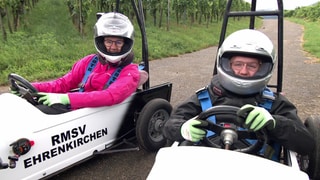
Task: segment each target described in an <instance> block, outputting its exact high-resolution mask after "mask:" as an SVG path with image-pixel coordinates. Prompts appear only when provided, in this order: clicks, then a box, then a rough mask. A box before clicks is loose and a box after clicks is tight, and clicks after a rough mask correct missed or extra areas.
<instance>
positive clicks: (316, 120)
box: [300, 115, 320, 179]
mask: <svg viewBox="0 0 320 180" xmlns="http://www.w3.org/2000/svg"><path fill="white" fill-rule="evenodd" d="M304 124H305V126H306V127H307V129H308V130H309V132H310V133H311V135H312V136H313V137H314V139H315V149H314V150H313V152H312V154H310V155H309V156H307V157H306V156H302V157H301V158H300V166H301V165H302V170H304V171H306V172H307V173H308V175H309V177H310V179H320V128H319V127H320V116H316V115H312V116H309V117H308V118H307V119H306V121H305V122H304Z"/></svg>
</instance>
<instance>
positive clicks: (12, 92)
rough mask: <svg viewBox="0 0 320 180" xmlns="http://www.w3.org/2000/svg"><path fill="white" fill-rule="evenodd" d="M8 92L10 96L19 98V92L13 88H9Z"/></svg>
mask: <svg viewBox="0 0 320 180" xmlns="http://www.w3.org/2000/svg"><path fill="white" fill-rule="evenodd" d="M9 91H10V93H11V94H14V95H17V96H21V94H20V92H19V90H17V89H15V88H13V87H9Z"/></svg>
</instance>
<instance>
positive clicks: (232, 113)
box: [196, 105, 267, 154]
mask: <svg viewBox="0 0 320 180" xmlns="http://www.w3.org/2000/svg"><path fill="white" fill-rule="evenodd" d="M238 110H239V108H238V107H235V106H227V105H220V106H213V107H211V108H209V109H208V110H206V111H204V112H202V113H200V114H199V115H198V117H197V118H196V119H200V120H204V121H206V122H207V123H206V125H203V126H201V127H202V128H204V129H206V130H209V131H212V132H214V133H215V134H216V135H218V136H222V135H223V136H224V137H226V136H227V135H226V134H224V133H230V132H231V134H229V135H231V136H233V135H236V139H235V140H246V139H253V140H256V141H255V142H254V143H252V144H249V145H248V146H247V147H244V148H237V147H235V149H232V150H233V151H238V152H244V153H251V154H255V153H257V152H258V151H259V150H261V148H262V146H263V145H264V144H265V142H267V135H266V133H263V131H257V132H253V131H248V130H247V129H244V128H243V127H242V122H239V120H238V116H237V111H238ZM213 115H214V116H215V119H216V122H218V123H214V122H212V121H210V120H209V119H208V118H209V117H210V116H213ZM239 127H242V128H239ZM229 137H230V136H229ZM202 143H203V144H204V145H206V146H209V147H215V148H225V147H223V146H222V145H220V144H217V143H216V142H213V141H212V140H210V137H205V138H204V139H203V140H202Z"/></svg>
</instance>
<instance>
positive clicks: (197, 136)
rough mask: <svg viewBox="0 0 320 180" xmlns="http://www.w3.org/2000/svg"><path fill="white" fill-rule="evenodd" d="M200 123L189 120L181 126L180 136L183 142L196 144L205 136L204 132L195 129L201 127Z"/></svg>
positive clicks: (195, 120)
mask: <svg viewBox="0 0 320 180" xmlns="http://www.w3.org/2000/svg"><path fill="white" fill-rule="evenodd" d="M201 123H202V121H201V120H197V119H190V120H188V121H186V122H185V123H183V124H182V126H181V135H182V137H183V138H184V139H185V140H188V141H192V142H198V141H200V140H201V139H202V138H204V137H205V136H206V131H205V130H203V129H200V128H197V127H195V125H201Z"/></svg>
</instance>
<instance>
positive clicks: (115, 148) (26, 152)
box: [0, 74, 172, 180]
mask: <svg viewBox="0 0 320 180" xmlns="http://www.w3.org/2000/svg"><path fill="white" fill-rule="evenodd" d="M9 81H10V82H11V83H13V84H14V85H16V86H17V87H19V92H20V93H21V94H22V97H18V96H16V95H14V94H11V93H3V94H0V109H1V117H2V118H1V130H0V142H1V146H0V177H1V179H3V180H21V179H41V178H45V177H50V176H51V175H54V174H56V173H58V172H60V171H63V170H65V169H66V168H69V167H71V166H73V165H75V164H77V163H80V162H82V161H84V160H87V159H88V158H90V157H93V156H94V155H98V154H105V153H112V152H120V151H132V150H139V149H140V148H143V149H145V150H147V151H156V150H158V149H159V148H161V147H163V146H165V144H166V139H165V138H164V137H163V136H162V133H161V127H162V124H163V122H164V121H165V120H167V119H168V117H169V115H170V112H171V109H172V107H171V105H170V103H169V102H168V101H169V99H170V96H171V84H170V83H164V84H162V85H159V86H155V87H152V88H149V89H147V90H142V89H138V90H137V91H136V92H135V93H134V94H132V95H131V96H130V97H129V98H127V99H126V100H125V101H124V102H122V103H120V104H117V105H114V106H108V107H98V108H83V109H78V110H73V111H71V112H67V113H63V114H57V115H48V114H45V113H43V112H41V111H40V110H39V109H38V108H37V107H35V106H34V105H35V104H37V101H36V97H35V96H33V95H34V93H36V90H35V89H34V87H32V85H31V84H30V83H29V82H28V81H26V80H25V79H24V78H22V77H21V76H19V75H17V74H10V75H9Z"/></svg>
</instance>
